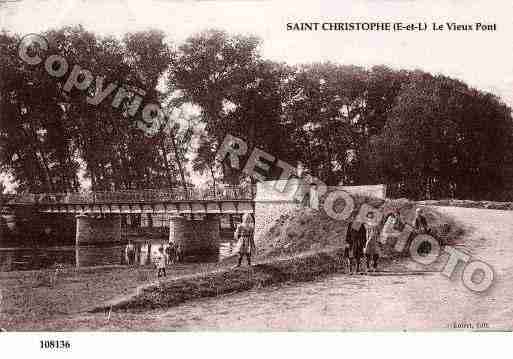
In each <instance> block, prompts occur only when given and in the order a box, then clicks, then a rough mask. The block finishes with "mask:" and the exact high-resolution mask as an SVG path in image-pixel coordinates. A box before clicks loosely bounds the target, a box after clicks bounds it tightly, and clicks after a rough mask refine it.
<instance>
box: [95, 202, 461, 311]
mask: <svg viewBox="0 0 513 359" xmlns="http://www.w3.org/2000/svg"><path fill="white" fill-rule="evenodd" d="M360 200H361V201H362V203H363V202H365V203H369V202H370V201H369V200H368V199H366V198H361V199H360ZM373 204H374V206H375V207H376V208H380V209H381V210H382V211H383V213H384V214H385V215H386V214H387V213H388V212H390V211H392V210H393V209H395V208H399V209H400V211H401V217H402V219H403V220H404V221H406V222H410V223H411V222H412V221H413V218H414V217H413V216H414V213H415V209H416V208H417V205H416V203H414V202H410V201H407V200H394V201H380V200H378V202H377V203H373ZM425 216H426V217H427V220H428V223H429V226H430V227H431V229H432V231H433V233H435V234H436V236H437V237H438V238H440V239H441V240H442V242H443V243H444V244H452V243H454V242H456V241H457V240H458V239H459V238H461V236H462V234H463V230H462V228H461V226H459V225H458V224H457V223H456V222H454V221H453V220H452V219H451V218H448V217H447V216H444V215H442V214H440V213H438V212H437V211H436V210H432V209H426V210H425ZM347 226H348V222H347V221H338V220H334V219H332V218H330V217H328V216H327V215H326V214H325V213H324V212H322V211H315V210H312V209H298V210H297V211H294V212H292V213H288V214H286V215H283V216H282V217H280V218H279V219H278V220H277V221H276V222H275V224H274V225H273V226H272V227H271V228H270V230H269V232H268V233H266V234H265V235H264V236H263V240H262V241H261V242H260V243H258V244H257V247H258V256H257V260H259V261H260V262H261V263H259V264H256V265H254V266H253V267H251V268H237V269H227V270H220V271H215V272H211V273H205V274H201V275H195V276H191V277H187V278H178V279H176V280H171V281H162V282H160V283H157V284H155V285H151V286H146V287H144V288H141V289H140V291H139V293H137V294H136V295H133V296H131V297H127V298H125V299H123V300H118V301H113V302H109V303H107V304H106V305H101V306H99V307H98V308H95V309H94V311H106V310H110V309H112V310H130V311H144V310H149V309H155V308H165V307H170V306H175V305H178V304H181V303H183V302H186V301H189V300H194V299H198V298H207V297H215V296H218V295H222V294H228V293H234V292H240V291H244V290H249V289H252V288H258V287H266V286H270V285H275V284H280V283H284V282H303V281H309V280H313V279H315V278H318V277H320V276H323V275H328V274H331V273H335V272H337V271H340V270H341V269H343V268H344V266H345V263H344V258H343V257H342V252H343V250H342V248H343V246H344V244H345V243H344V242H345V236H346V230H347ZM386 253H387V257H388V262H390V261H391V260H394V259H396V258H397V257H401V256H402V255H404V253H397V252H395V251H394V250H392V249H391V248H390V250H388V251H386ZM232 260H233V258H232Z"/></svg>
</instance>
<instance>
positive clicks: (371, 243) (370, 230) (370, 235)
mask: <svg viewBox="0 0 513 359" xmlns="http://www.w3.org/2000/svg"><path fill="white" fill-rule="evenodd" d="M365 232H366V243H365V248H364V250H363V252H364V253H365V256H366V258H367V271H369V272H371V271H374V272H375V271H377V269H378V260H379V236H380V233H379V224H378V223H376V220H375V218H374V213H372V212H369V213H367V223H365ZM371 262H372V264H373V265H372V268H371Z"/></svg>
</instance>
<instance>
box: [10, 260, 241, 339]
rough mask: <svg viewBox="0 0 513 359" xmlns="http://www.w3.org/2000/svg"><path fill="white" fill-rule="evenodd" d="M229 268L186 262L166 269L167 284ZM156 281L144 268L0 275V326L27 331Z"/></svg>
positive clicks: (153, 274)
mask: <svg viewBox="0 0 513 359" xmlns="http://www.w3.org/2000/svg"><path fill="white" fill-rule="evenodd" d="M230 265H233V263H230V262H227V263H190V264H189V263H186V264H177V265H173V266H171V267H170V268H168V275H169V277H168V278H169V279H172V278H178V277H181V276H185V275H191V274H200V275H201V274H202V273H209V272H211V271H214V270H219V269H223V268H228V267H229V266H230ZM155 280H156V271H155V269H154V268H152V267H150V266H145V267H139V266H138V267H128V266H121V265H117V266H102V267H90V268H65V269H63V270H61V271H59V272H58V273H57V276H55V270H35V271H13V272H0V290H1V293H0V294H1V295H0V327H1V328H4V329H6V330H16V329H17V328H21V327H23V328H30V325H31V323H35V322H38V321H41V320H49V319H53V318H59V317H63V316H70V315H75V314H77V313H80V312H85V311H89V310H92V309H93V308H95V307H97V306H98V305H100V304H101V303H104V302H107V301H109V300H112V299H113V298H117V297H119V296H123V295H130V294H132V293H133V292H135V291H136V290H137V288H138V287H140V286H144V285H148V283H151V282H153V281H155Z"/></svg>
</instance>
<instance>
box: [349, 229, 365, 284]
mask: <svg viewBox="0 0 513 359" xmlns="http://www.w3.org/2000/svg"><path fill="white" fill-rule="evenodd" d="M365 238H366V232H365V228H364V226H363V223H361V222H356V221H352V222H349V225H348V227H347V233H346V242H347V246H346V248H345V251H344V252H345V253H344V255H345V257H346V258H347V265H348V267H349V274H352V273H358V272H359V271H360V261H361V258H362V257H363V248H364V246H365ZM352 262H355V264H356V265H355V266H354V268H355V271H354V272H353V271H352V269H353V263H352Z"/></svg>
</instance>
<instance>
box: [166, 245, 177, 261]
mask: <svg viewBox="0 0 513 359" xmlns="http://www.w3.org/2000/svg"><path fill="white" fill-rule="evenodd" d="M166 256H167V263H168V264H174V263H175V260H176V247H175V243H174V242H169V244H168V246H167V247H166Z"/></svg>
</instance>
